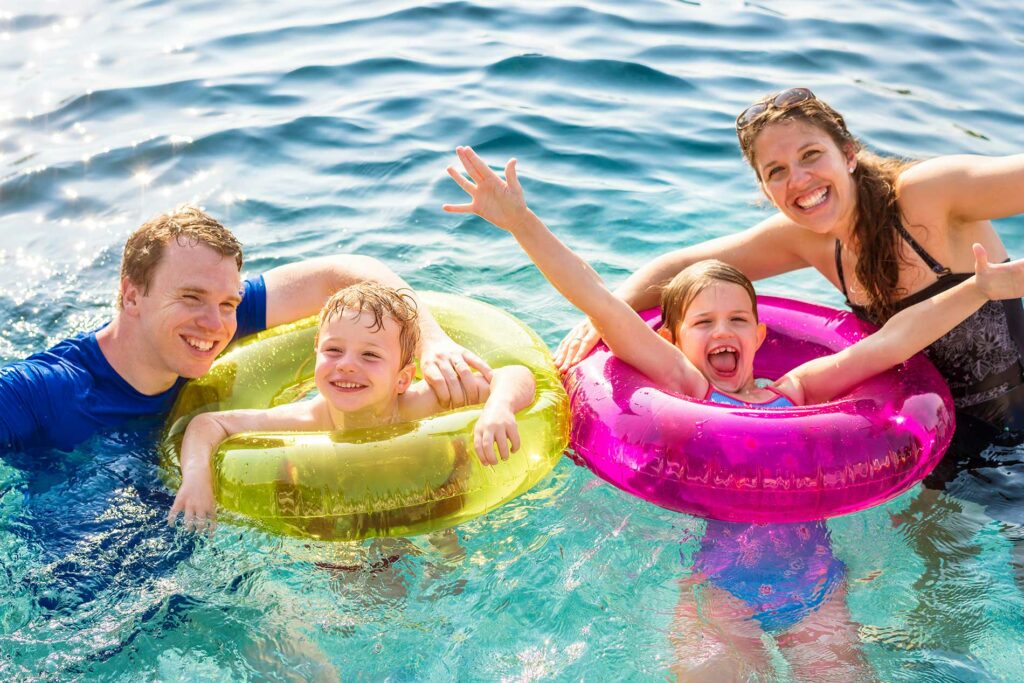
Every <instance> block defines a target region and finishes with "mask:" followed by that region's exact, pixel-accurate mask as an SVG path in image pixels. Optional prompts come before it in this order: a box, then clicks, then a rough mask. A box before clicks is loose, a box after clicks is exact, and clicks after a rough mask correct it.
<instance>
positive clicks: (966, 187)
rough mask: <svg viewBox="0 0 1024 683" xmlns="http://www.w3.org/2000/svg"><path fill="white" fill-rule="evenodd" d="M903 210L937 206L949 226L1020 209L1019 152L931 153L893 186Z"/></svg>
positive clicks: (1023, 160)
mask: <svg viewBox="0 0 1024 683" xmlns="http://www.w3.org/2000/svg"><path fill="white" fill-rule="evenodd" d="M896 189H897V192H898V194H899V197H900V203H901V205H903V207H904V209H905V210H906V209H910V208H911V207H912V206H914V205H920V206H926V207H929V208H930V209H932V210H943V211H944V213H945V214H946V216H947V217H948V220H949V222H950V224H957V223H973V222H976V221H984V220H994V219H999V218H1007V217H1009V216H1015V215H1017V214H1020V213H1024V154H1015V155H1013V156H1005V157H982V156H973V155H968V154H959V155H953V156H944V157H937V158H935V159H929V160H927V161H922V162H921V163H919V164H915V165H914V166H911V167H910V168H908V169H906V170H905V171H903V173H902V174H900V178H899V181H898V182H897V186H896Z"/></svg>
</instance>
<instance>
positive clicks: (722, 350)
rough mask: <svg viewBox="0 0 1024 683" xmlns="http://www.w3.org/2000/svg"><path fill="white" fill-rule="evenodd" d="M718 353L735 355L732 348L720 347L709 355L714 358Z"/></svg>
mask: <svg viewBox="0 0 1024 683" xmlns="http://www.w3.org/2000/svg"><path fill="white" fill-rule="evenodd" d="M719 353H736V349H734V348H732V347H731V346H720V347H718V348H717V349H715V350H714V351H712V352H711V353H710V354H709V355H712V356H714V355H715V354H719Z"/></svg>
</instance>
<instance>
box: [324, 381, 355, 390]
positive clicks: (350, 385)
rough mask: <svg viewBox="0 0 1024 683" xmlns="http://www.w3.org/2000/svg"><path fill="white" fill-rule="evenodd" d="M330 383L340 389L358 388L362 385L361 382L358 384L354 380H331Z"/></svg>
mask: <svg viewBox="0 0 1024 683" xmlns="http://www.w3.org/2000/svg"><path fill="white" fill-rule="evenodd" d="M331 384H333V385H334V386H336V387H338V388H340V389H360V388H362V386H363V385H362V384H358V383H356V382H331Z"/></svg>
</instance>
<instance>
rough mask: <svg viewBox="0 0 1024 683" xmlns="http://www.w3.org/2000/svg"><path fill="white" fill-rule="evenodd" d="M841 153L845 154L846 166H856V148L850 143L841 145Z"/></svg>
mask: <svg viewBox="0 0 1024 683" xmlns="http://www.w3.org/2000/svg"><path fill="white" fill-rule="evenodd" d="M843 154H844V155H845V156H846V168H848V169H850V168H857V150H855V149H854V148H853V145H852V144H850V143H846V144H845V145H843ZM851 173H852V171H851Z"/></svg>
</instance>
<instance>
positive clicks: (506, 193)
mask: <svg viewBox="0 0 1024 683" xmlns="http://www.w3.org/2000/svg"><path fill="white" fill-rule="evenodd" d="M455 153H456V154H457V155H458V156H459V160H460V161H461V162H462V166H463V167H464V168H465V169H466V173H467V174H469V177H470V178H471V179H472V181H473V182H470V181H469V180H466V178H465V177H463V175H462V174H461V173H459V172H458V171H457V170H456V169H455V167H454V166H449V167H448V169H447V170H448V175H450V176H451V177H452V179H453V180H454V181H455V182H456V183H458V184H459V187H461V188H462V189H463V190H465V191H466V194H468V195H469V196H470V197H471V198H472V199H473V201H472V202H470V203H469V204H445V205H444V206H442V207H441V208H442V209H444V210H445V211H448V212H449V213H475V214H476V215H478V216H480V217H481V218H483V219H484V220H487V221H490V222H491V223H493V224H494V225H496V226H498V227H499V228H501V229H502V230H508V231H509V232H514V231H515V228H516V226H517V225H518V224H519V223H520V222H521V221H522V219H523V218H524V217H525V216H527V215H528V214H529V209H528V208H527V206H526V199H525V198H524V197H523V188H522V186H521V185H520V184H519V179H518V178H516V160H515V159H509V162H508V164H506V165H505V180H502V179H501V178H499V177H498V175H497V174H496V173H495V172H494V171H492V170H491V169H490V168H488V166H487V164H485V163H484V161H483V159H481V158H480V157H478V156H477V154H476V152H474V151H473V150H472V149H471V148H469V147H456V148H455ZM474 183H475V184H474Z"/></svg>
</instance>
